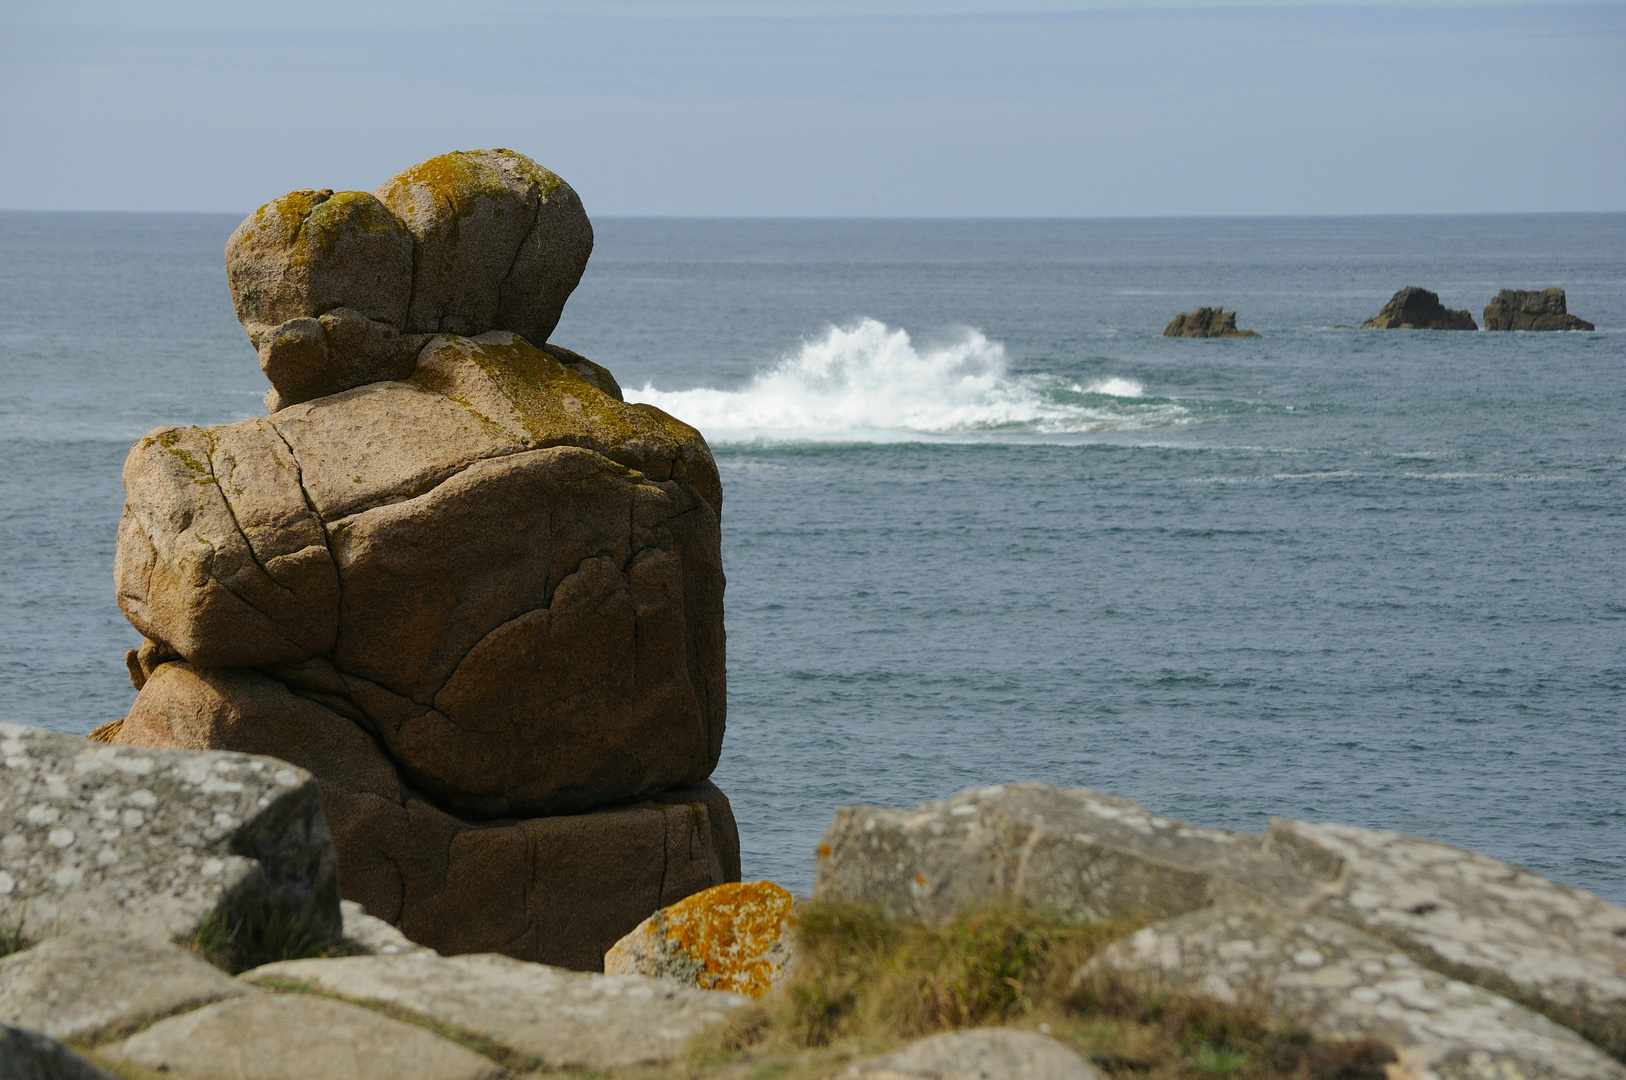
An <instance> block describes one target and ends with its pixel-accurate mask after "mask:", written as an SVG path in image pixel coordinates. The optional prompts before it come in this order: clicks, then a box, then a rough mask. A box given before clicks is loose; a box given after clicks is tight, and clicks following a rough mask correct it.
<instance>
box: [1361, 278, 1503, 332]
mask: <svg viewBox="0 0 1626 1080" xmlns="http://www.w3.org/2000/svg"><path fill="white" fill-rule="evenodd" d="M1361 329H1362V330H1478V329H1479V327H1478V326H1477V325H1476V324H1475V323H1474V317H1473V316H1472V315H1470V314H1469V313H1468V311H1467V310H1466V309H1460V310H1457V309H1451V308H1447V307H1446V306H1445V305H1444V304H1442V303H1440V296H1439V294H1438V293H1433V292H1429V291H1428V290H1427V289H1419V288H1418V287H1417V286H1415V285H1407V286H1406V287H1405V288H1404V289H1401V290H1400V291H1399V292H1397V293H1395V294H1394V296H1393V297H1391V298H1390V299H1389V302H1388V303H1387V304H1384V305H1383V310H1382V311H1380V312H1378V313H1377V314H1376V315H1374V316H1372V317H1371V318H1370V319H1368V320H1366V321H1365V322H1363V323H1362V324H1361Z"/></svg>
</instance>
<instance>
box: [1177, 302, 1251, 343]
mask: <svg viewBox="0 0 1626 1080" xmlns="http://www.w3.org/2000/svg"><path fill="white" fill-rule="evenodd" d="M1163 336H1164V337H1195V338H1209V337H1233V338H1234V337H1258V336H1259V335H1258V334H1257V333H1255V332H1254V331H1252V330H1238V329H1237V326H1236V312H1234V311H1221V310H1220V309H1219V308H1207V307H1204V308H1198V309H1197V310H1196V311H1182V312H1181V313H1180V314H1178V315H1176V316H1175V317H1174V318H1172V319H1170V320H1169V325H1168V326H1165V327H1164V328H1163Z"/></svg>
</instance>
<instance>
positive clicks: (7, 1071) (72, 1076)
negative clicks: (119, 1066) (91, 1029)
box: [0, 1024, 113, 1080]
mask: <svg viewBox="0 0 1626 1080" xmlns="http://www.w3.org/2000/svg"><path fill="white" fill-rule="evenodd" d="M0 1076H3V1077H5V1078H6V1080H113V1078H112V1077H111V1076H109V1075H108V1074H107V1073H105V1072H103V1071H102V1070H100V1069H98V1068H96V1066H94V1065H92V1064H91V1063H90V1062H88V1061H86V1060H85V1059H84V1058H82V1057H80V1056H79V1055H77V1054H75V1053H74V1052H73V1051H71V1050H69V1049H68V1048H67V1047H66V1046H63V1045H62V1044H61V1043H59V1042H57V1041H56V1040H55V1039H51V1038H48V1037H46V1036H44V1035H41V1034H40V1033H39V1032H37V1031H27V1030H24V1029H22V1028H14V1027H10V1026H8V1025H6V1024H0Z"/></svg>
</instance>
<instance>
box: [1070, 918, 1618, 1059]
mask: <svg viewBox="0 0 1626 1080" xmlns="http://www.w3.org/2000/svg"><path fill="white" fill-rule="evenodd" d="M1107 970H1116V971H1118V972H1129V973H1133V974H1134V975H1136V976H1138V977H1140V978H1143V979H1145V980H1147V981H1148V982H1150V983H1152V984H1154V985H1174V986H1178V987H1181V988H1185V989H1191V990H1195V991H1197V992H1199V993H1204V994H1210V995H1214V996H1216V997H1219V998H1221V999H1223V1000H1227V1001H1234V1000H1237V999H1238V998H1242V997H1247V996H1250V995H1252V994H1255V993H1258V992H1260V991H1261V989H1264V988H1268V990H1269V993H1270V994H1271V997H1272V999H1273V1000H1272V1004H1273V1005H1274V1007H1275V1008H1276V1009H1277V1010H1279V1011H1280V1013H1281V1014H1282V1015H1283V1016H1285V1017H1286V1018H1287V1019H1288V1020H1290V1021H1291V1022H1296V1023H1302V1024H1304V1026H1305V1027H1307V1028H1308V1029H1309V1030H1310V1031H1311V1032H1313V1033H1314V1034H1316V1035H1318V1036H1321V1037H1323V1038H1331V1039H1367V1038H1370V1039H1377V1040H1380V1041H1382V1042H1384V1043H1387V1044H1389V1045H1390V1046H1392V1047H1393V1048H1394V1049H1395V1050H1396V1052H1397V1053H1398V1054H1399V1058H1400V1060H1399V1065H1400V1067H1401V1069H1402V1072H1401V1075H1403V1076H1406V1077H1416V1078H1428V1077H1441V1078H1443V1077H1480V1076H1486V1077H1532V1078H1533V1077H1543V1078H1551V1080H1626V1066H1622V1065H1621V1064H1620V1063H1619V1062H1617V1061H1613V1060H1611V1059H1610V1058H1609V1057H1608V1056H1607V1055H1606V1054H1604V1053H1602V1052H1601V1051H1600V1050H1599V1049H1598V1048H1597V1047H1595V1046H1593V1045H1591V1044H1590V1043H1588V1042H1587V1041H1586V1040H1585V1039H1582V1038H1581V1037H1580V1036H1579V1035H1577V1034H1575V1033H1574V1032H1573V1031H1570V1030H1568V1029H1566V1028H1563V1027H1560V1026H1559V1025H1557V1024H1555V1023H1553V1022H1552V1021H1551V1020H1548V1019H1547V1018H1546V1017H1544V1016H1540V1015H1538V1014H1536V1013H1534V1012H1531V1011H1530V1010H1528V1009H1524V1008H1521V1007H1519V1006H1518V1005H1515V1004H1514V1003H1513V1002H1511V1001H1509V1000H1507V999H1506V998H1504V997H1501V996H1499V995H1497V994H1493V993H1491V992H1490V991H1488V990H1485V989H1483V988H1481V987H1477V986H1471V985H1469V984H1467V983H1464V982H1459V981H1457V980H1455V979H1451V978H1448V977H1446V976H1444V975H1441V974H1439V973H1438V972H1434V971H1430V970H1428V969H1427V968H1424V967H1422V966H1420V965H1419V964H1417V963H1416V962H1415V961H1414V960H1412V959H1411V958H1410V957H1409V956H1407V955H1405V954H1404V953H1402V952H1400V951H1399V950H1397V949H1395V948H1394V947H1393V946H1392V945H1390V944H1389V943H1388V942H1386V941H1383V940H1382V939H1380V938H1376V937H1373V936H1372V935H1370V934H1364V933H1362V932H1360V931H1359V930H1356V929H1354V928H1353V927H1350V926H1347V925H1345V924H1343V923H1341V922H1338V921H1336V920H1333V919H1328V918H1323V917H1320V916H1308V917H1300V916H1295V915H1292V914H1290V913H1288V912H1283V911H1279V910H1275V909H1270V908H1265V907H1249V908H1216V909H1211V910H1208V911H1203V912H1197V913H1195V914H1192V915H1185V916H1181V917H1180V918H1178V919H1172V920H1169V921H1167V922H1162V923H1158V924H1156V925H1153V926H1149V927H1147V928H1145V929H1144V930H1140V931H1138V932H1137V933H1135V934H1133V935H1131V936H1130V937H1129V938H1128V939H1126V940H1125V941H1122V942H1119V943H1117V944H1114V945H1111V946H1108V947H1107V948H1106V949H1105V950H1103V952H1102V953H1101V955H1100V956H1098V957H1097V958H1096V959H1095V960H1092V961H1091V962H1090V964H1089V965H1086V967H1085V968H1084V969H1083V970H1082V971H1081V972H1080V973H1079V978H1078V979H1077V980H1076V982H1079V983H1082V982H1085V981H1087V980H1088V979H1090V978H1092V977H1098V976H1099V975H1100V974H1102V973H1103V972H1104V971H1107Z"/></svg>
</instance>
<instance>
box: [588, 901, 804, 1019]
mask: <svg viewBox="0 0 1626 1080" xmlns="http://www.w3.org/2000/svg"><path fill="white" fill-rule="evenodd" d="M795 909H796V900H795V898H794V897H792V896H791V895H790V893H788V892H786V891H785V890H784V889H782V888H780V887H779V886H778V885H775V884H774V883H773V882H771V881H750V882H731V883H729V884H725V885H716V886H713V887H712V888H709V889H706V890H704V891H703V892H697V893H695V894H694V895H693V896H690V897H687V898H685V899H683V900H679V901H678V902H677V903H675V904H673V905H671V906H670V907H664V908H662V909H661V910H659V911H657V912H655V914H653V915H651V916H650V917H649V918H647V919H645V920H644V921H643V922H641V923H639V924H638V925H637V926H636V927H635V928H633V930H632V932H631V933H629V934H628V935H627V936H626V937H624V938H622V939H621V940H620V941H617V942H616V943H615V944H614V945H613V946H611V948H610V950H609V952H607V953H605V954H604V972H605V974H607V975H647V976H649V977H651V978H656V979H668V980H671V981H673V982H679V983H684V984H686V985H689V986H695V987H699V988H700V989H701V990H725V991H728V992H729V993H734V994H743V995H744V996H746V997H753V998H756V997H762V996H763V995H764V994H766V993H767V992H768V991H769V990H771V989H773V987H774V985H775V984H776V983H778V982H779V981H780V980H781V979H783V978H784V977H785V976H786V975H787V974H788V973H789V971H790V968H791V962H792V939H791V931H792V928H793V927H794V926H795V925H796V910H795Z"/></svg>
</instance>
